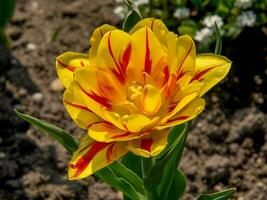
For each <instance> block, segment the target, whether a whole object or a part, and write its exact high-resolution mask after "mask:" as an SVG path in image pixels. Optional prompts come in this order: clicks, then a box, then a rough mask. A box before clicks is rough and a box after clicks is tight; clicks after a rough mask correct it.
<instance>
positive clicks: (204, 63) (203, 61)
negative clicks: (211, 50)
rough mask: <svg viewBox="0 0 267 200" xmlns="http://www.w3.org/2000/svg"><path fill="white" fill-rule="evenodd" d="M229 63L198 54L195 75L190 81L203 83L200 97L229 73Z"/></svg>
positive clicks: (220, 57)
mask: <svg viewBox="0 0 267 200" xmlns="http://www.w3.org/2000/svg"><path fill="white" fill-rule="evenodd" d="M230 67H231V61H230V60H228V59H227V58H226V57H223V56H218V55H214V54H200V55H197V57H196V67H195V75H194V77H193V79H192V80H198V81H200V82H203V83H204V85H203V86H202V88H201V92H200V96H202V95H203V94H205V93H206V92H207V91H208V90H209V89H211V88H212V87H213V86H214V85H216V84H217V83H218V82H220V81H221V80H222V79H223V78H224V77H225V76H226V75H227V73H228V72H229V70H230Z"/></svg>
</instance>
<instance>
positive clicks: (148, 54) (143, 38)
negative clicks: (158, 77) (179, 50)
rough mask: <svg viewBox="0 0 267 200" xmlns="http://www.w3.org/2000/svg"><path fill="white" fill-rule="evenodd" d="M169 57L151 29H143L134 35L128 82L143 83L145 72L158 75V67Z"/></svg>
mask: <svg viewBox="0 0 267 200" xmlns="http://www.w3.org/2000/svg"><path fill="white" fill-rule="evenodd" d="M166 57H167V54H166V51H165V50H164V49H163V48H162V45H161V44H160V42H159V40H158V39H157V37H156V36H155V34H154V33H153V32H152V31H151V30H150V29H149V28H141V29H139V30H138V31H136V32H135V33H134V34H133V35H132V55H131V58H132V59H130V63H129V66H128V68H127V80H128V82H132V81H137V82H139V83H143V82H144V80H143V72H146V73H147V74H158V71H155V70H157V65H158V63H159V62H161V61H162V60H164V59H165V58H166Z"/></svg>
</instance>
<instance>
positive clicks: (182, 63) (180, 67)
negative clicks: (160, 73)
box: [177, 43, 193, 75]
mask: <svg viewBox="0 0 267 200" xmlns="http://www.w3.org/2000/svg"><path fill="white" fill-rule="evenodd" d="M192 47H193V44H192V43H191V46H190V48H189V49H188V51H187V53H186V55H185V57H184V58H183V60H182V62H181V64H180V66H179V68H178V71H177V74H178V75H179V73H180V70H181V69H182V67H183V65H184V62H185V60H186V58H187V57H188V55H189V53H190V52H191V51H192Z"/></svg>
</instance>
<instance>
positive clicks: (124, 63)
mask: <svg viewBox="0 0 267 200" xmlns="http://www.w3.org/2000/svg"><path fill="white" fill-rule="evenodd" d="M131 53H132V45H131V37H130V35H129V34H128V33H125V32H123V31H120V30H114V31H110V32H109V33H108V34H105V35H104V37H103V39H102V40H101V42H100V44H99V47H98V51H97V64H98V67H99V68H102V69H109V70H110V71H111V72H112V73H113V74H114V76H115V77H116V78H117V79H118V80H119V81H120V82H121V83H122V84H124V83H125V80H126V70H127V67H128V64H129V61H130V57H131Z"/></svg>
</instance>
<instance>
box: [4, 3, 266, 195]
mask: <svg viewBox="0 0 267 200" xmlns="http://www.w3.org/2000/svg"><path fill="white" fill-rule="evenodd" d="M113 7H114V3H113V1H112V0H99V1H88V0H77V1H72V0H57V1H54V0H38V1H36V0H20V1H18V5H17V9H16V12H15V15H14V17H13V19H12V23H11V25H10V27H9V28H8V30H7V31H8V34H9V36H10V37H11V39H12V41H13V43H12V49H11V50H7V49H5V48H4V47H0V72H1V73H0V99H1V107H0V124H1V126H0V133H1V135H0V199H1V200H2V199H3V200H10V199H23V200H24V199H30V200H32V199H45V200H58V199H64V200H65V199H90V200H94V199H95V200H97V199H105V200H106V199H107V200H111V199H113V200H115V199H121V198H122V197H121V194H120V193H118V192H116V191H114V190H113V189H111V188H110V187H109V186H107V185H105V184H102V183H101V182H100V181H98V180H96V179H95V178H94V177H93V176H92V177H89V178H87V179H85V180H82V181H78V182H70V181H68V180H67V179H66V173H67V169H66V166H67V163H68V160H69V155H68V153H67V152H66V151H65V150H64V149H63V148H62V147H61V146H60V145H58V144H57V143H56V142H55V141H53V140H52V139H50V138H48V137H47V136H45V135H44V134H42V133H41V132H39V131H37V130H36V129H34V128H32V127H30V126H29V125H28V124H27V123H25V122H23V121H21V120H19V119H18V118H17V117H16V116H15V115H14V112H13V109H14V108H17V109H18V110H20V111H22V112H25V113H27V114H30V115H33V116H35V117H38V118H42V119H44V120H47V121H50V122H52V123H55V124H57V125H58V126H60V127H63V128H66V130H67V131H69V132H71V133H73V134H74V135H76V136H78V135H80V134H81V130H80V129H78V128H77V127H76V126H75V124H74V123H73V122H72V120H71V119H70V117H69V116H68V114H67V113H66V111H65V109H64V108H63V105H62V103H61V102H62V92H63V91H62V87H61V86H60V85H59V84H58V82H57V76H56V72H55V66H54V63H55V58H56V56H58V55H60V54H61V53H63V52H65V51H69V50H71V51H78V52H86V51H87V50H88V48H89V44H88V42H85V41H88V39H89V37H90V34H91V32H92V31H93V30H94V28H95V27H97V26H99V25H100V24H103V23H109V24H113V25H116V24H118V23H119V21H118V19H117V18H116V17H115V16H114V15H113V14H112V9H113ZM245 33H246V34H244V35H243V36H241V37H240V38H241V39H240V40H237V41H236V42H235V43H234V44H232V43H231V42H228V43H229V44H228V43H227V41H226V44H225V50H226V52H225V54H229V56H230V58H231V59H232V60H234V62H235V63H236V65H235V66H238V65H242V70H240V68H241V67H240V68H237V67H236V68H234V69H233V70H232V72H231V74H230V76H229V78H228V80H227V81H225V83H224V84H222V85H221V86H220V87H218V88H217V89H215V90H213V91H212V92H210V93H209V96H210V98H208V99H207V101H208V107H207V110H206V111H205V113H203V114H202V115H201V116H200V117H199V118H198V119H197V120H196V121H195V122H194V124H193V128H192V130H191V132H190V134H189V137H188V141H187V147H186V150H185V154H184V158H183V161H182V164H181V166H182V169H183V170H184V171H185V174H186V175H187V176H188V186H187V194H186V195H185V197H184V199H188V200H191V199H195V197H196V196H197V195H198V194H199V193H202V192H210V191H217V190H221V189H223V188H227V187H229V186H234V187H237V190H238V192H237V194H236V198H234V199H238V200H252V199H253V200H265V199H266V196H267V165H266V160H267V120H266V119H267V115H266V114H265V112H266V110H267V109H266V107H267V103H266V100H267V95H266V94H267V91H266V82H267V79H266V73H267V72H266V70H265V67H264V65H266V60H264V55H260V54H257V55H254V56H252V57H251V56H250V57H249V58H248V56H247V54H246V52H244V50H243V49H244V47H246V46H244V41H248V40H247V37H249V38H250V36H251V35H253V34H256V35H257V36H262V37H263V40H261V39H260V38H259V40H256V41H253V42H251V44H249V45H248V46H249V47H250V49H253V50H251V51H252V52H253V54H256V52H263V48H264V47H265V46H266V44H264V43H263V42H262V41H264V39H266V38H265V35H264V34H263V32H262V31H258V32H256V33H255V31H254V30H248V31H246V32H245ZM253 45H254V46H253ZM233 46H234V47H235V48H234V50H233V48H232V47H233ZM257 48H258V49H257ZM238 49H239V50H238ZM241 50H242V51H241ZM237 64H238V65H237ZM252 64H253V66H252Z"/></svg>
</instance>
